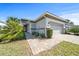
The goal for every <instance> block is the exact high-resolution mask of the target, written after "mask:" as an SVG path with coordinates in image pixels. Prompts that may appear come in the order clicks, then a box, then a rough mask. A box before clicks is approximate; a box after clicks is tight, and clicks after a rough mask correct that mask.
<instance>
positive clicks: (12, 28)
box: [0, 17, 24, 41]
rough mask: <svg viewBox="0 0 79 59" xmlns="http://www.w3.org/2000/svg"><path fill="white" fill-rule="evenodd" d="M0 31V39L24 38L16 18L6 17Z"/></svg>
mask: <svg viewBox="0 0 79 59" xmlns="http://www.w3.org/2000/svg"><path fill="white" fill-rule="evenodd" d="M0 32H2V34H3V35H1V36H0V41H12V40H18V39H23V38H24V32H23V27H22V26H21V25H20V24H19V21H18V19H17V18H13V17H10V18H8V20H7V22H6V26H5V27H4V28H3V30H0Z"/></svg>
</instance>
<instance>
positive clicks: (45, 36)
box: [44, 16, 48, 38]
mask: <svg viewBox="0 0 79 59" xmlns="http://www.w3.org/2000/svg"><path fill="white" fill-rule="evenodd" d="M44 19H45V37H46V38H47V29H46V28H47V23H48V22H47V20H46V16H44Z"/></svg>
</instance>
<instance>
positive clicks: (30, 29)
mask: <svg viewBox="0 0 79 59" xmlns="http://www.w3.org/2000/svg"><path fill="white" fill-rule="evenodd" d="M29 32H30V33H32V31H31V23H29Z"/></svg>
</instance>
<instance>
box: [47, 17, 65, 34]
mask: <svg viewBox="0 0 79 59" xmlns="http://www.w3.org/2000/svg"><path fill="white" fill-rule="evenodd" d="M46 20H47V25H49V26H50V27H51V28H52V29H53V30H60V31H61V32H62V33H63V31H64V30H63V29H64V25H65V23H64V22H61V21H58V20H56V19H51V18H47V17H46Z"/></svg>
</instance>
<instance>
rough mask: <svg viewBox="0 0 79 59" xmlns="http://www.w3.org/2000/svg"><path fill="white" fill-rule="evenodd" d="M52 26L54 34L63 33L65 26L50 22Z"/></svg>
mask: <svg viewBox="0 0 79 59" xmlns="http://www.w3.org/2000/svg"><path fill="white" fill-rule="evenodd" d="M50 25H51V28H52V29H53V34H61V33H62V28H63V26H62V25H60V24H54V23H52V24H50Z"/></svg>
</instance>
